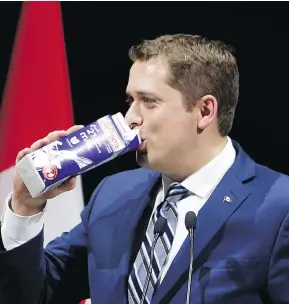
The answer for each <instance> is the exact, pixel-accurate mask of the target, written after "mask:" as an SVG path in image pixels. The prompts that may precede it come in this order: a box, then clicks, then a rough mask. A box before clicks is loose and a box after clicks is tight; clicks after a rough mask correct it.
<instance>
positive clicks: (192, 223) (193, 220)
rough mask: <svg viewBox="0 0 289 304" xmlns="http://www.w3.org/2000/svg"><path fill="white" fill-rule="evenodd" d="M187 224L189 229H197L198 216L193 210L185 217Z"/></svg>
mask: <svg viewBox="0 0 289 304" xmlns="http://www.w3.org/2000/svg"><path fill="white" fill-rule="evenodd" d="M185 225H186V228H187V230H189V229H192V228H193V229H196V226H197V216H196V213H195V212H193V211H188V212H187V214H186V217H185Z"/></svg>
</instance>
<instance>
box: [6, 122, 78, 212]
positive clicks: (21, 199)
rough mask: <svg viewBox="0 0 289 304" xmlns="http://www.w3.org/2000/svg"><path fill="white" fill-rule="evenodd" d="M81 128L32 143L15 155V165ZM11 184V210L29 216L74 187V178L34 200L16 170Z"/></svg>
mask: <svg viewBox="0 0 289 304" xmlns="http://www.w3.org/2000/svg"><path fill="white" fill-rule="evenodd" d="M82 127H83V126H73V127H71V128H69V129H68V130H66V131H64V130H62V131H54V132H52V133H49V134H48V135H47V136H46V137H44V138H42V139H40V140H38V141H36V142H35V143H33V144H32V145H31V147H30V148H25V149H24V150H22V151H20V152H19V153H18V155H17V158H16V163H17V162H18V161H19V160H20V159H22V158H23V157H24V156H25V155H26V154H29V153H30V152H33V151H35V150H37V149H39V148H41V147H43V146H45V145H48V144H49V143H51V142H53V141H56V140H58V139H59V138H60V137H63V136H65V135H68V134H70V133H73V132H75V131H77V130H79V129H81V128H82ZM13 184H14V187H13V193H12V201H11V209H12V210H13V212H15V213H16V214H18V215H21V216H31V215H34V214H37V213H39V212H41V211H42V210H43V208H44V206H45V204H46V201H47V200H48V199H51V198H53V197H55V196H58V195H59V194H61V193H63V192H66V191H70V190H72V189H73V188H74V187H75V185H76V177H73V178H71V179H69V180H67V181H66V182H64V183H63V184H62V185H60V186H58V187H56V188H54V189H51V190H50V191H48V192H46V193H44V194H43V195H41V196H38V197H36V198H32V197H31V195H30V193H29V191H28V189H27V188H26V186H25V184H24V183H23V181H22V179H21V177H20V175H19V174H18V173H17V170H15V174H14V179H13Z"/></svg>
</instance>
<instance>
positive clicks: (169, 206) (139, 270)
mask: <svg viewBox="0 0 289 304" xmlns="http://www.w3.org/2000/svg"><path fill="white" fill-rule="evenodd" d="M187 192H188V190H187V189H185V188H184V187H183V186H182V185H180V184H179V183H173V184H171V185H170V188H169V189H168V191H167V194H166V197H165V199H164V200H163V202H162V203H161V204H160V205H159V206H158V207H157V208H156V210H155V212H154V214H153V215H152V218H151V220H150V223H149V225H148V228H147V231H146V235H145V238H144V241H143V242H142V245H141V248H140V250H139V252H138V255H137V257H136V260H135V262H134V265H133V269H132V272H131V274H130V276H129V280H128V299H129V304H138V303H140V300H141V297H142V293H143V288H144V283H145V280H146V276H147V273H148V270H149V264H150V249H151V245H152V241H153V239H154V233H153V231H154V224H155V223H156V221H157V219H158V218H159V217H160V216H163V217H165V218H167V220H168V225H167V227H166V229H165V232H164V234H163V236H161V237H160V239H159V240H158V241H157V243H156V247H155V252H154V258H153V261H152V266H153V269H152V275H151V279H150V283H149V286H148V291H147V296H146V299H145V302H144V303H146V304H149V303H150V301H151V299H152V296H153V292H154V289H155V287H156V286H157V283H158V280H159V275H160V272H161V269H162V267H163V266H164V263H165V261H166V258H167V256H168V253H169V251H170V249H171V246H172V243H173V239H174V235H175V231H176V226H177V220H178V213H177V206H176V202H177V201H179V200H180V199H181V197H183V196H184V195H185V194H187Z"/></svg>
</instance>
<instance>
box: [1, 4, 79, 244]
mask: <svg viewBox="0 0 289 304" xmlns="http://www.w3.org/2000/svg"><path fill="white" fill-rule="evenodd" d="M72 125H73V110H72V102H71V93H70V84H69V76H68V66H67V60H66V51H65V43H64V35H63V27H62V18H61V7H60V3H59V2H50V1H49V2H45V1H39V2H37V1H36V2H34V1H33V2H30V1H28V2H23V3H22V10H21V15H20V19H19V23H18V29H17V33H16V37H15V42H14V46H13V52H12V56H11V62H10V67H9V72H8V76H7V80H6V85H5V90H4V95H3V100H2V107H1V111H0V143H1V144H0V214H1V212H2V211H3V208H4V202H5V198H6V197H7V195H8V194H9V193H10V192H11V191H12V178H13V172H14V165H15V159H16V156H17V154H18V152H19V151H20V150H22V149H24V148H25V147H30V145H31V144H32V143H33V142H34V141H36V140H37V139H40V138H42V137H44V136H46V135H47V134H48V133H49V132H52V131H55V130H63V129H67V128H69V127H70V126H72ZM83 207H84V203H83V194H82V185H81V179H80V178H78V180H77V186H76V188H75V189H74V190H72V191H70V192H67V193H64V194H62V195H60V196H59V197H56V198H55V199H53V200H51V201H50V202H49V204H48V210H47V213H46V214H45V219H44V222H45V229H44V239H45V244H44V245H46V244H47V243H48V242H49V241H50V240H52V239H54V238H55V237H56V236H59V235H60V234H61V233H62V232H64V231H68V230H70V229H71V228H72V227H74V226H75V225H76V224H78V223H79V222H80V212H81V210H82V209H83Z"/></svg>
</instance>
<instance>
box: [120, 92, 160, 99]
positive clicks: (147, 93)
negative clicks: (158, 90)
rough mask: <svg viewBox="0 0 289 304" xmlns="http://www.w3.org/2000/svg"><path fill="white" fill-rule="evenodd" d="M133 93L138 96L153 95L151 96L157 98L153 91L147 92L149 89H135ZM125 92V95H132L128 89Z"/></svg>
mask: <svg viewBox="0 0 289 304" xmlns="http://www.w3.org/2000/svg"><path fill="white" fill-rule="evenodd" d="M135 93H136V95H138V96H144V95H153V96H155V97H157V98H158V95H157V94H155V93H153V92H149V91H136V92H135ZM125 94H126V96H127V97H132V94H131V93H130V92H129V91H126V92H125Z"/></svg>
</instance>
